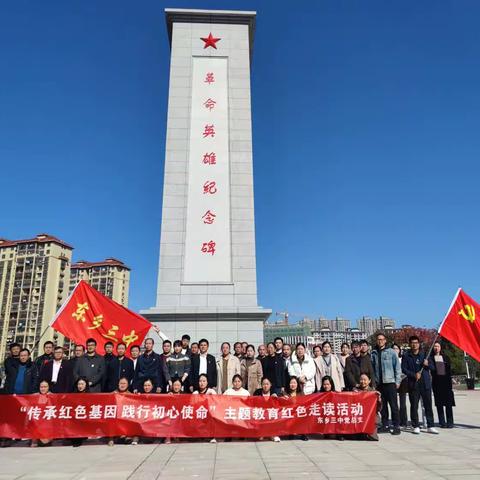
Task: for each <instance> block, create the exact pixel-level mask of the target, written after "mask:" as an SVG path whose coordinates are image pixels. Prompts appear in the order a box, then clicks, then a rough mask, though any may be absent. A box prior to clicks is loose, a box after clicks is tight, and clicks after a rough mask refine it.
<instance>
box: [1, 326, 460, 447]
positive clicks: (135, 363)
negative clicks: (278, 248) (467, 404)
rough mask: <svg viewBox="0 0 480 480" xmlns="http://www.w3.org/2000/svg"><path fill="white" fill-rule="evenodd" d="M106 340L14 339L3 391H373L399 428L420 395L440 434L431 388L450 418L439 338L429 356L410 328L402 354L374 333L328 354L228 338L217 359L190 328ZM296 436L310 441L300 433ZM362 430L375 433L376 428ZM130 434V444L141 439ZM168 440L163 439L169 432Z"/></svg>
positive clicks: (416, 425)
mask: <svg viewBox="0 0 480 480" xmlns="http://www.w3.org/2000/svg"><path fill="white" fill-rule="evenodd" d="M104 347H105V348H104V349H105V352H106V353H105V354H104V355H100V354H98V353H97V352H96V349H97V344H96V341H95V340H94V339H92V338H91V339H88V340H87V342H86V346H85V347H84V346H83V345H76V346H75V349H74V354H73V356H72V358H70V359H67V358H66V356H65V354H64V349H63V347H60V346H55V345H54V344H53V343H52V342H45V343H44V345H43V354H42V355H40V356H39V357H38V358H36V359H35V360H32V359H31V356H30V351H29V350H28V349H26V348H21V346H20V345H19V344H17V343H13V344H11V345H10V347H9V356H8V357H7V358H6V359H5V363H4V370H5V378H4V383H3V388H2V391H3V393H5V394H17V395H25V394H40V395H47V394H50V393H71V392H75V393H85V392H89V393H92V392H93V393H95V392H119V393H128V392H131V393H158V394H172V395H176V394H182V393H194V394H201V395H202V394H203V395H216V394H223V395H240V396H242V395H243V396H249V395H261V396H264V397H266V396H285V397H295V396H297V395H309V394H312V393H315V392H328V391H336V392H341V391H374V390H376V391H377V393H378V407H379V411H380V412H381V427H379V432H389V433H391V434H393V435H399V434H400V433H401V427H403V428H407V409H406V397H407V394H408V397H409V401H410V421H411V428H412V433H414V434H419V433H420V431H421V430H420V422H419V418H418V408H419V402H420V400H421V402H422V404H423V408H424V409H425V417H426V422H427V432H429V433H432V434H438V430H437V429H436V428H435V425H434V417H433V408H432V390H433V395H434V399H435V405H436V408H437V413H438V420H439V424H440V427H441V428H453V426H454V420H453V409H452V407H453V406H454V405H455V401H454V395H453V390H452V377H451V371H450V361H449V359H448V357H447V356H446V355H445V354H444V353H443V352H442V346H441V343H440V342H435V344H434V348H433V350H432V352H431V355H430V356H428V357H427V355H426V353H425V352H423V351H422V350H421V348H420V347H421V345H420V339H419V338H418V337H416V336H412V337H410V340H409V347H410V348H409V349H407V350H405V351H404V352H402V351H401V349H400V347H399V346H398V345H395V344H394V345H392V347H388V346H387V339H386V337H385V335H384V334H383V333H378V334H377V335H376V345H375V346H373V348H371V347H370V345H369V344H368V342H367V341H366V340H364V341H361V342H356V341H354V342H352V344H351V345H348V344H346V343H345V344H343V345H342V347H341V353H340V354H338V355H335V354H334V353H332V346H331V344H330V343H329V342H328V341H326V342H323V344H322V345H316V346H315V347H314V348H313V351H312V354H310V352H309V351H308V350H307V349H306V347H305V345H304V344H303V343H298V344H297V345H295V347H294V349H293V348H292V346H291V345H289V344H287V343H284V342H283V340H282V339H281V338H279V337H278V338H276V339H275V341H274V342H271V343H268V344H267V345H260V346H259V347H258V349H257V351H255V347H254V346H253V345H249V344H248V343H247V342H236V343H235V344H234V345H233V352H231V345H230V343H228V342H224V343H223V344H222V346H221V355H220V357H219V358H218V360H217V359H216V358H215V357H214V356H213V355H212V354H210V353H209V342H208V340H207V339H201V340H200V341H199V342H194V343H190V337H189V336H188V335H184V336H183V337H182V339H181V340H176V341H174V342H173V345H172V342H171V341H170V340H164V341H163V344H162V353H161V354H159V353H156V352H155V351H154V340H153V339H152V338H147V339H146V340H145V342H144V348H143V351H142V349H141V347H140V346H139V345H132V346H130V349H129V352H130V357H131V358H129V357H127V356H126V353H127V345H125V344H124V343H117V344H116V348H115V349H114V345H113V343H112V342H107V343H106V344H105V346H104ZM172 347H173V348H172ZM114 350H115V351H114ZM300 438H302V439H303V440H308V437H307V436H305V435H301V436H300ZM335 438H338V439H339V440H342V439H343V437H342V436H336V437H335ZM367 438H368V439H371V440H376V439H378V437H377V435H376V434H374V435H371V436H368V437H367ZM273 440H274V441H280V438H279V437H273ZM83 441H84V439H74V440H73V441H72V444H73V445H74V446H79V445H80V444H81V443H82V442H83ZM129 441H130V442H131V443H133V444H136V443H138V441H139V439H138V438H133V439H129ZM165 441H166V443H169V442H170V439H166V440H165ZM211 441H215V440H214V439H212V440H211ZM3 443H4V446H6V445H7V444H9V442H3ZM39 443H40V444H49V443H51V441H50V440H49V439H40V440H34V441H32V446H37V445H38V444H39ZM108 443H109V445H113V444H114V440H113V439H109V440H108Z"/></svg>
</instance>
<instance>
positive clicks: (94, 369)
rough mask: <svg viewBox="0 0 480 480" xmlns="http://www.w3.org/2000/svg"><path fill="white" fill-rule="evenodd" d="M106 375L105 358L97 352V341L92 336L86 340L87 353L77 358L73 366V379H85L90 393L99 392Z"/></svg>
mask: <svg viewBox="0 0 480 480" xmlns="http://www.w3.org/2000/svg"><path fill="white" fill-rule="evenodd" d="M105 375H106V370H105V360H104V358H103V356H102V355H99V354H98V353H97V341H96V340H95V339H94V338H89V339H88V340H87V353H86V354H85V355H84V356H83V357H80V358H78V359H77V361H76V362H75V366H74V368H73V381H74V382H76V381H77V380H78V379H79V378H80V377H85V378H86V379H87V382H88V385H89V389H90V392H91V393H100V392H101V391H102V387H103V381H104V378H105Z"/></svg>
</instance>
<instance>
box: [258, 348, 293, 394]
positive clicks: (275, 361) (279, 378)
mask: <svg viewBox="0 0 480 480" xmlns="http://www.w3.org/2000/svg"><path fill="white" fill-rule="evenodd" d="M282 345H283V343H282ZM267 354H268V355H267V357H266V358H265V360H264V361H263V364H262V366H263V376H264V377H266V378H268V379H269V380H270V383H271V384H272V393H275V394H276V395H280V394H282V393H283V390H284V388H285V387H286V385H287V377H288V373H287V367H286V366H285V360H284V359H283V358H282V355H277V353H276V352H275V344H274V343H272V342H270V343H269V344H268V345H267Z"/></svg>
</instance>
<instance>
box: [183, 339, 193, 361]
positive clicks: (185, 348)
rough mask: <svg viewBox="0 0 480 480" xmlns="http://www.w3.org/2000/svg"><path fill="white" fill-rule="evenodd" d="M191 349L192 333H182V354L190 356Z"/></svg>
mask: <svg viewBox="0 0 480 480" xmlns="http://www.w3.org/2000/svg"><path fill="white" fill-rule="evenodd" d="M191 353H192V352H191V349H190V335H187V334H185V335H182V354H183V355H186V356H187V357H190V355H191Z"/></svg>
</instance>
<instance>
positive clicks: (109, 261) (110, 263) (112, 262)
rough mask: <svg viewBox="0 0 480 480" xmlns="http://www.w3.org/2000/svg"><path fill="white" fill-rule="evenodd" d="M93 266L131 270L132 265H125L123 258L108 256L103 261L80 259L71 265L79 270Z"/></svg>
mask: <svg viewBox="0 0 480 480" xmlns="http://www.w3.org/2000/svg"><path fill="white" fill-rule="evenodd" d="M91 267H122V268H126V269H127V270H130V267H127V265H125V264H124V263H123V262H122V261H121V260H118V258H113V257H110V258H106V259H105V260H103V261H101V262H88V261H87V260H78V262H75V263H73V264H72V266H71V268H72V269H74V268H75V269H77V270H82V269H87V268H91Z"/></svg>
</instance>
